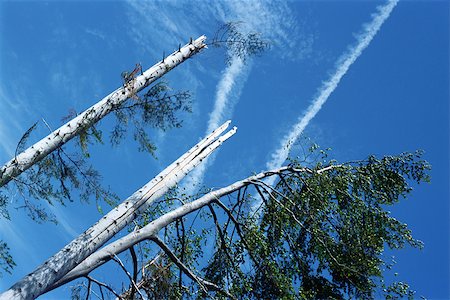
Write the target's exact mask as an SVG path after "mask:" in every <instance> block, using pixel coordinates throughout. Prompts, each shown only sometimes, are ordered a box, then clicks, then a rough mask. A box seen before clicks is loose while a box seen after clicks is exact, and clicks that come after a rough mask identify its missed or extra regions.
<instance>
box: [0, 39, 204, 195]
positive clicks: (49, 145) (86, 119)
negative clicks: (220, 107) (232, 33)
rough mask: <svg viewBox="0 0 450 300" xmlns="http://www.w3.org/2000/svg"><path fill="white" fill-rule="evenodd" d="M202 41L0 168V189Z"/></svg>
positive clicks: (199, 46)
mask: <svg viewBox="0 0 450 300" xmlns="http://www.w3.org/2000/svg"><path fill="white" fill-rule="evenodd" d="M205 40H206V37H205V36H201V37H199V38H198V39H196V40H194V41H191V42H190V43H189V44H187V45H185V46H184V47H182V48H180V49H179V50H177V51H175V52H174V53H172V54H171V55H169V56H168V57H166V58H165V59H164V60H163V61H160V62H159V63H157V64H156V65H154V66H153V67H151V68H150V69H148V70H147V71H145V72H144V73H143V74H142V75H140V76H138V77H136V78H135V79H133V80H131V81H130V82H129V83H128V84H126V85H125V86H124V87H121V88H118V89H117V90H115V91H114V92H112V93H111V94H109V95H108V96H106V97H105V98H103V99H102V100H101V101H100V102H98V103H97V104H95V105H94V106H91V107H90V108H88V109H87V110H85V111H84V112H83V113H81V114H80V115H78V116H77V117H75V118H74V119H72V120H71V121H69V122H67V123H66V124H64V125H63V126H61V127H60V128H58V129H57V130H55V131H54V132H52V133H50V134H49V135H48V136H46V137H45V138H43V139H42V140H40V141H39V142H37V143H36V144H34V145H33V146H31V147H29V148H28V149H26V150H25V151H23V152H22V153H20V154H19V155H17V156H16V157H14V158H13V159H11V160H10V161H9V162H7V163H6V164H5V165H4V166H2V167H1V168H0V187H2V186H4V185H5V184H7V183H8V182H9V181H11V180H12V179H13V178H15V177H17V176H18V175H20V174H21V173H22V172H23V171H25V170H27V169H28V168H30V167H31V166H32V165H33V164H35V163H36V162H38V161H40V160H41V159H43V158H44V157H45V156H47V155H48V154H50V153H51V152H52V151H54V150H55V149H57V148H59V147H61V146H62V145H64V144H65V143H66V142H67V141H69V140H70V139H72V138H73V137H75V136H76V135H77V134H79V133H80V131H82V130H85V129H86V128H89V127H90V126H92V125H93V124H95V123H96V122H98V121H99V120H100V119H101V118H103V117H104V116H105V115H107V114H108V113H110V112H111V111H112V110H113V109H114V108H116V107H118V106H119V105H120V104H121V103H123V102H124V101H125V100H127V99H128V98H129V97H132V96H133V95H135V94H136V93H138V92H139V91H141V90H142V89H144V88H145V87H147V86H148V85H150V84H151V83H152V82H154V81H155V80H156V79H158V78H160V77H161V76H163V75H164V74H166V73H167V72H169V71H170V70H171V69H173V68H174V67H176V66H177V65H179V64H180V63H182V62H184V61H185V60H186V59H188V58H190V57H191V56H193V55H194V54H196V53H198V52H199V51H200V50H201V49H203V48H205V47H206V44H205V43H204V41H205Z"/></svg>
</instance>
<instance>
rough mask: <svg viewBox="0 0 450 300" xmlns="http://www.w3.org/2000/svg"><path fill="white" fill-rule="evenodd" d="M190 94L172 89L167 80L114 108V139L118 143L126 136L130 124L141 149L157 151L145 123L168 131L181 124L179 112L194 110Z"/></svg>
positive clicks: (114, 142)
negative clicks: (173, 91)
mask: <svg viewBox="0 0 450 300" xmlns="http://www.w3.org/2000/svg"><path fill="white" fill-rule="evenodd" d="M190 97H191V95H190V94H189V92H187V91H181V92H176V93H171V89H170V87H169V86H168V85H167V83H165V82H159V83H157V84H155V85H154V86H152V87H151V88H150V89H149V90H148V91H147V92H146V93H145V94H144V95H143V96H139V97H138V96H136V97H133V98H131V99H129V100H127V101H126V102H125V103H123V104H122V105H121V106H119V107H117V108H115V110H114V114H115V116H116V125H115V126H114V129H113V130H112V132H111V143H112V144H113V145H118V144H119V143H120V142H121V141H122V140H123V139H124V138H125V136H126V133H127V130H128V126H131V127H132V128H133V138H134V140H135V141H136V142H138V144H139V150H140V151H145V152H149V153H151V154H152V155H154V152H155V150H156V147H155V145H154V144H153V143H152V142H151V139H150V137H149V136H148V134H147V131H146V130H145V128H146V127H151V128H156V129H160V130H163V131H166V130H168V129H171V128H178V127H181V125H182V122H181V121H180V120H179V119H178V117H177V113H178V112H179V111H181V112H191V103H190V101H189V99H190Z"/></svg>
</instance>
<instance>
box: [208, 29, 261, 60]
mask: <svg viewBox="0 0 450 300" xmlns="http://www.w3.org/2000/svg"><path fill="white" fill-rule="evenodd" d="M211 44H212V46H215V47H221V46H225V47H226V49H227V53H226V62H227V63H228V64H230V63H231V61H232V59H233V57H238V58H240V59H241V60H242V61H243V62H246V61H247V60H248V58H249V57H252V56H259V55H261V54H262V53H263V52H264V51H266V50H267V49H268V48H269V46H270V45H269V42H267V41H265V40H263V39H262V37H261V35H260V34H259V33H257V32H246V30H245V23H244V22H228V23H225V24H223V25H222V26H220V27H219V29H218V30H217V31H216V33H215V35H214V37H213V40H212V43H211Z"/></svg>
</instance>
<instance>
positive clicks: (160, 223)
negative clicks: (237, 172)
mask: <svg viewBox="0 0 450 300" xmlns="http://www.w3.org/2000/svg"><path fill="white" fill-rule="evenodd" d="M328 169H330V168H328V167H327V168H324V169H322V170H318V171H315V172H318V173H321V172H324V171H327V170H328ZM283 172H307V173H311V172H312V171H311V170H310V169H307V168H303V169H295V168H292V167H281V168H278V169H275V170H271V171H266V172H261V173H259V174H256V175H254V176H250V177H248V178H245V179H243V180H240V181H236V182H235V183H233V184H231V185H229V186H227V187H223V188H221V189H218V190H216V191H212V192H210V193H208V194H205V195H204V196H202V197H201V198H199V199H197V200H194V201H192V202H189V203H186V204H184V205H182V206H180V207H178V208H176V209H174V210H172V211H170V212H168V213H166V214H164V215H162V216H161V217H159V218H158V219H156V220H154V221H152V222H151V223H149V224H148V225H146V226H144V227H143V228H141V229H139V230H135V231H133V232H131V233H129V234H128V235H126V236H124V237H122V238H120V239H118V240H116V241H114V242H112V243H110V244H108V245H107V246H105V247H103V248H102V249H100V250H98V251H96V252H95V253H93V254H92V255H90V256H89V257H88V258H86V259H85V260H84V261H83V262H82V263H80V264H79V265H77V266H76V267H75V268H74V269H73V270H71V271H70V272H69V273H67V274H66V275H65V276H64V277H63V278H62V279H61V280H59V281H58V282H57V283H55V285H53V286H52V287H50V289H49V290H48V291H50V290H53V289H55V288H57V287H59V286H61V285H63V284H66V283H68V282H70V281H72V280H74V279H77V278H80V277H83V276H86V275H87V274H89V273H90V272H92V271H93V270H95V269H96V268H98V267H100V266H101V265H103V264H105V263H106V262H108V261H109V260H111V258H113V257H114V255H118V254H120V253H121V252H123V251H126V250H127V249H129V248H130V247H132V246H133V245H136V244H137V243H140V242H142V241H144V240H147V239H151V238H152V237H153V236H156V235H157V234H158V232H159V231H160V230H161V229H163V228H164V227H166V226H167V225H169V224H170V223H172V222H175V220H177V219H179V218H181V217H184V216H186V215H188V214H190V213H192V212H194V211H196V210H198V209H200V208H202V207H204V206H206V205H208V204H211V203H213V202H214V201H216V200H218V199H220V198H221V197H223V196H225V195H229V194H231V193H233V192H235V191H237V190H239V189H241V188H243V187H245V186H247V185H251V184H254V182H258V181H260V180H261V179H264V178H266V177H269V176H273V175H277V174H281V173H283Z"/></svg>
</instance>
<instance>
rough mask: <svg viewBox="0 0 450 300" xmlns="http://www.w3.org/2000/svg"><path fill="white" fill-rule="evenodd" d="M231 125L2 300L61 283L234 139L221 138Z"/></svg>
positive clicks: (33, 294)
mask: <svg viewBox="0 0 450 300" xmlns="http://www.w3.org/2000/svg"><path fill="white" fill-rule="evenodd" d="M229 124H230V121H227V122H226V123H225V124H223V125H222V126H221V127H219V128H218V129H216V130H215V131H213V133H211V134H210V135H209V136H207V137H206V138H204V139H203V140H202V141H200V142H199V143H198V144H197V145H195V146H194V147H193V148H191V149H190V150H189V151H188V152H186V153H185V154H184V155H182V156H181V157H180V158H179V159H178V160H176V161H175V162H174V163H172V164H171V165H170V166H168V167H167V168H166V169H165V170H163V171H162V172H161V173H160V174H158V176H156V177H155V178H154V179H152V180H151V181H150V182H149V183H147V184H146V185H145V186H144V187H142V188H141V189H140V190H138V191H137V192H135V193H134V194H133V195H131V196H130V197H129V198H127V199H126V200H125V201H123V202H122V203H121V204H120V205H118V206H117V207H116V208H114V209H113V210H112V211H110V212H109V213H108V214H107V215H105V216H104V217H103V218H101V219H100V220H99V221H98V222H97V223H96V224H94V225H93V226H92V227H91V228H89V229H88V230H86V231H85V232H84V233H82V234H81V235H80V236H79V237H78V238H76V239H75V240H73V241H72V242H71V243H69V244H68V245H66V246H65V247H64V248H63V249H61V250H60V251H59V252H58V253H56V254H55V255H54V256H52V257H51V258H50V259H48V260H47V261H46V262H45V263H44V264H42V265H41V266H39V267H38V268H37V269H36V270H35V271H34V272H32V273H30V274H29V275H27V276H25V277H24V278H23V279H22V280H20V281H18V282H17V283H16V284H14V285H13V286H12V287H11V288H10V289H9V290H7V291H6V292H4V293H2V294H0V300H6V299H34V298H36V297H38V296H40V295H42V294H43V293H44V292H45V291H48V290H49V288H50V287H51V286H53V285H54V284H55V283H56V282H57V281H58V280H60V279H61V278H62V277H63V276H64V275H66V274H67V273H68V272H69V271H71V270H72V269H73V268H74V267H76V266H77V265H79V264H80V263H81V262H82V261H83V260H85V259H86V258H87V257H88V256H89V255H91V254H92V253H94V252H95V251H96V250H97V249H99V248H100V247H101V246H102V245H103V244H104V243H106V242H107V241H108V240H109V239H111V238H112V237H113V236H114V235H115V234H116V233H117V232H119V231H120V230H122V229H123V228H124V227H125V226H126V225H127V224H129V223H130V222H131V221H132V220H134V219H135V218H136V216H137V215H138V214H139V213H140V212H142V211H144V210H145V209H146V208H148V207H149V205H150V204H151V203H152V202H153V201H155V200H156V199H158V198H159V197H161V196H163V195H164V194H165V193H166V192H167V191H168V190H169V189H170V188H172V187H174V186H175V185H176V184H177V183H178V182H179V181H180V180H181V179H182V178H183V177H184V176H185V175H186V174H187V173H188V172H189V171H191V170H192V169H193V168H194V167H196V166H197V165H198V164H199V163H200V162H201V161H202V160H203V159H204V158H205V157H207V156H209V155H210V154H211V153H212V152H213V151H214V150H215V149H216V148H217V147H219V146H220V145H221V144H222V143H223V142H224V141H225V140H226V139H228V138H229V137H230V136H232V135H233V134H234V133H235V132H236V127H234V128H233V129H232V130H230V131H228V132H227V133H225V134H224V135H222V136H220V135H221V134H222V133H223V132H224V131H225V129H226V128H227V127H228V126H229Z"/></svg>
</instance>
